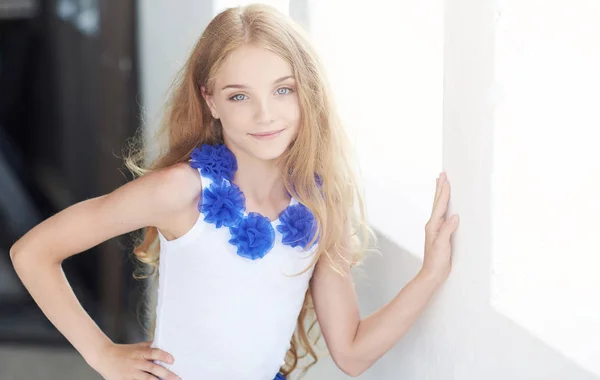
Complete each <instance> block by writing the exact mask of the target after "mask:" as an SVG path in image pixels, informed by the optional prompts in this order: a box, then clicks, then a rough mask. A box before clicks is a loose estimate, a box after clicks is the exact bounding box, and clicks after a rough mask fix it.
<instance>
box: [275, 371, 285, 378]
mask: <svg viewBox="0 0 600 380" xmlns="http://www.w3.org/2000/svg"><path fill="white" fill-rule="evenodd" d="M273 380H285V376H283V375H282V374H281V372H279V373H278V374H277V375H275V378H274V379H273Z"/></svg>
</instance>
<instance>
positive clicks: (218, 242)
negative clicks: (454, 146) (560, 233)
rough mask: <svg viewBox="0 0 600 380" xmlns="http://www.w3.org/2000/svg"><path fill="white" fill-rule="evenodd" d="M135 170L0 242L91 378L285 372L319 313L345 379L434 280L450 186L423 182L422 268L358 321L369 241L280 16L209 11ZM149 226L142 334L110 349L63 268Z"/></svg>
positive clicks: (442, 251)
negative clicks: (155, 142)
mask: <svg viewBox="0 0 600 380" xmlns="http://www.w3.org/2000/svg"><path fill="white" fill-rule="evenodd" d="M158 137H159V141H162V142H163V150H162V151H161V152H160V154H159V156H158V158H156V159H155V160H154V162H152V163H151V165H150V166H149V167H148V168H142V167H141V166H140V165H141V162H143V161H142V159H143V155H142V151H143V150H138V151H136V152H134V155H132V156H131V157H129V159H128V161H127V163H128V166H129V167H130V168H131V169H132V170H134V171H135V172H136V173H138V174H140V178H137V179H135V180H133V181H131V182H129V183H127V184H125V185H123V186H122V187H120V188H118V189H116V190H114V191H113V192H112V193H110V194H107V195H104V196H101V197H97V198H93V199H89V200H85V201H83V202H80V203H77V204H75V205H72V206H70V207H69V208H67V209H66V210H64V211H62V212H60V213H58V214H56V215H54V216H52V217H51V218H49V219H48V220H46V221H44V222H42V223H41V224H40V225H38V226H36V227H35V228H33V229H32V230H31V231H30V232H28V233H27V234H26V235H25V236H23V237H22V238H21V239H20V240H19V241H17V242H16V243H15V244H14V245H13V247H12V248H11V257H12V260H13V262H14V266H15V268H16V270H17V272H18V274H19V276H20V278H21V279H22V281H23V283H24V284H25V286H26V287H27V289H28V290H29V292H31V294H32V296H33V298H34V299H35V301H36V302H37V303H38V304H39V306H40V308H41V309H42V310H43V312H44V313H45V315H46V316H47V317H48V319H49V320H50V321H51V322H52V323H53V324H54V325H55V326H56V327H57V328H58V329H59V330H60V331H61V332H62V333H63V334H64V335H65V337H66V338H67V339H68V340H69V341H70V342H71V343H72V344H73V346H74V347H75V348H76V349H77V350H78V351H79V352H80V353H81V355H82V356H83V357H84V358H85V360H86V361H87V363H89V365H90V366H92V367H93V368H94V369H95V370H96V371H97V372H98V373H100V374H101V375H102V376H103V377H104V378H105V379H110V380H121V379H128V380H129V379H151V378H157V377H158V378H161V379H178V378H183V379H186V380H195V379H202V380H205V379H210V380H212V379H236V380H237V379H248V380H271V379H274V378H275V379H284V378H285V376H288V375H289V374H290V373H291V372H292V371H293V370H294V369H296V367H298V364H299V363H298V360H299V359H300V358H302V357H305V356H308V357H310V358H312V360H311V361H310V362H309V363H308V366H305V368H304V369H305V370H306V369H307V368H308V367H309V366H310V365H312V364H314V362H315V361H316V359H317V357H316V354H315V350H314V344H315V342H314V341H311V339H310V338H309V336H310V334H309V332H310V327H311V324H310V322H314V320H313V319H312V317H311V313H312V312H313V311H314V312H315V315H316V320H317V321H318V325H319V327H320V330H321V332H322V335H323V337H324V340H325V343H326V345H327V348H328V350H329V352H330V354H331V356H332V358H333V360H334V362H335V363H336V364H337V366H338V367H339V368H340V369H341V370H342V371H343V372H345V373H347V374H349V375H351V376H358V375H359V374H361V373H363V372H364V371H365V370H366V369H368V368H369V367H370V366H371V365H372V364H373V363H374V362H375V361H377V360H378V358H380V357H381V356H382V355H383V354H384V353H386V352H387V351H388V350H389V349H390V348H391V347H392V346H393V345H394V344H395V343H396V342H397V341H398V340H399V339H400V338H401V337H402V336H403V334H404V333H405V332H406V331H407V330H408V329H409V328H410V326H411V325H412V324H413V323H414V322H415V320H416V318H417V317H418V316H419V315H420V313H421V312H422V311H423V309H424V307H425V306H426V304H427V303H428V301H429V300H430V298H431V297H432V295H433V294H434V292H435V290H436V289H437V288H438V287H439V286H440V285H441V284H442V282H443V281H444V280H445V279H446V277H447V275H448V273H449V270H450V264H451V260H450V258H451V246H450V238H451V235H452V233H453V232H454V231H455V230H456V228H457V226H458V223H457V222H456V221H455V220H453V219H448V220H446V218H445V216H444V215H445V213H446V211H447V205H448V202H449V196H450V186H449V183H448V181H447V178H446V176H445V174H444V173H442V174H441V175H440V177H439V178H438V181H437V187H436V192H435V200H434V205H433V211H432V214H431V219H430V220H429V221H428V222H427V225H426V228H425V231H426V240H425V256H424V262H423V266H422V269H421V270H420V272H419V273H418V275H417V276H416V277H415V278H414V279H413V280H412V281H411V282H410V283H409V284H408V285H407V286H406V287H405V288H404V289H403V290H402V291H401V292H400V293H399V294H398V295H397V296H396V297H395V298H394V299H393V300H391V301H390V302H389V303H388V304H386V305H385V306H383V307H382V308H381V309H379V310H378V311H377V312H375V313H373V314H372V315H370V316H368V317H367V318H364V319H361V317H360V315H359V308H358V305H357V299H356V294H355V291H354V288H353V283H352V279H351V276H350V269H351V267H352V266H354V265H355V264H356V263H357V262H359V260H360V259H361V257H362V253H363V252H364V251H365V248H367V247H368V245H369V241H370V240H371V238H373V233H372V231H371V230H370V228H369V227H368V226H367V224H366V218H365V214H364V208H363V204H362V198H361V195H360V193H359V191H358V186H357V182H356V180H355V177H354V176H353V172H354V171H353V166H352V165H351V161H350V155H349V144H348V141H347V139H346V136H345V135H344V132H343V129H342V127H341V125H340V122H339V120H338V117H337V115H336V111H335V109H334V107H333V105H332V99H331V94H330V91H329V89H328V88H327V84H326V80H325V78H324V74H323V69H322V68H321V65H320V63H319V61H318V59H317V56H316V54H315V52H314V50H313V48H312V47H311V46H310V44H309V43H308V42H307V37H306V36H305V35H304V33H303V32H302V31H301V30H300V29H299V28H298V26H297V25H295V24H294V23H293V22H292V21H291V20H290V19H288V18H287V17H285V16H283V15H282V14H280V13H278V12H277V11H276V10H274V9H273V8H270V7H266V6H262V5H251V6H246V7H240V8H232V9H227V10H225V11H224V12H222V13H220V14H219V15H217V16H216V17H215V18H214V19H213V20H212V21H211V23H210V24H209V25H208V27H207V28H206V30H205V32H204V33H203V35H202V37H201V38H200V40H199V41H198V43H197V45H196V46H195V48H194V49H193V51H192V53H191V56H190V57H189V59H188V61H187V62H186V64H185V66H184V68H183V70H182V72H181V73H180V75H179V78H178V80H177V81H176V82H175V84H174V88H173V91H172V98H171V101H170V103H169V104H168V107H167V109H166V113H165V119H164V123H163V126H162V127H161V129H160V134H159V135H158ZM142 228H145V235H144V239H143V241H142V242H141V243H140V244H139V245H138V246H137V247H136V249H135V250H134V253H135V255H136V257H137V258H138V259H139V260H140V261H141V262H143V263H145V264H146V265H147V266H149V267H150V268H152V269H153V271H152V272H151V274H156V273H158V274H159V276H158V292H157V293H158V298H157V304H156V308H155V309H154V310H152V311H153V313H152V317H153V318H152V319H153V321H154V322H155V323H153V336H152V340H151V341H148V342H142V343H137V344H115V343H113V342H111V341H110V340H109V339H108V338H107V336H106V335H104V334H103V333H102V331H101V330H100V329H99V328H98V327H97V325H95V324H94V322H93V321H92V320H91V319H90V317H89V316H88V315H87V314H86V313H85V311H84V310H83V309H82V308H81V306H80V304H79V303H78V302H77V299H76V298H75V296H74V294H73V292H72V290H71V288H70V287H69V284H68V282H67V280H66V279H65V277H64V275H63V273H62V271H61V266H60V263H61V261H62V260H64V259H65V258H67V257H69V256H71V255H74V254H77V253H79V252H82V251H85V250H87V249H89V248H90V247H93V246H95V245H97V244H99V243H101V242H103V241H105V240H107V239H110V238H112V237H115V236H118V235H121V234H125V233H128V232H130V231H135V230H138V229H142Z"/></svg>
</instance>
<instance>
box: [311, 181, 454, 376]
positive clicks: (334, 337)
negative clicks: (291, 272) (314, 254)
mask: <svg viewBox="0 0 600 380" xmlns="http://www.w3.org/2000/svg"><path fill="white" fill-rule="evenodd" d="M449 191H450V189H449V185H447V186H443V185H442V184H440V185H439V186H438V189H436V196H435V203H434V210H433V211H432V216H431V219H430V221H429V222H428V223H427V226H426V231H427V233H426V235H427V237H426V243H425V247H426V249H425V251H426V252H425V260H424V263H423V267H422V269H421V270H420V272H419V273H418V274H417V276H416V277H415V278H413V279H412V280H411V281H410V282H409V283H408V284H407V285H406V286H405V287H404V288H403V289H402V290H401V291H400V292H399V293H398V294H397V295H396V297H394V298H393V299H392V300H391V301H390V302H389V303H387V304H386V305H384V306H383V307H381V308H380V309H379V310H377V311H376V312H374V313H373V314H371V315H370V316H368V317H367V318H365V319H362V320H361V318H360V313H359V308H358V301H357V297H356V293H355V290H354V284H353V282H352V277H351V273H350V267H349V265H348V264H345V263H343V260H341V259H338V260H336V261H337V263H338V264H339V265H341V266H343V268H344V272H345V273H344V276H341V275H339V274H338V273H336V272H335V271H334V270H333V269H332V268H331V266H330V265H329V262H328V261H327V260H326V259H325V257H323V258H322V259H319V262H318V263H317V267H316V268H315V273H314V275H313V278H312V280H311V281H312V282H311V288H312V296H313V301H314V304H315V311H316V314H317V318H318V321H319V325H320V326H321V331H322V333H323V337H324V338H325V342H326V344H327V347H328V349H329V352H330V354H331V357H332V358H333V360H334V362H335V363H336V364H337V366H338V367H339V368H340V369H341V370H342V371H344V372H345V373H346V374H348V375H350V376H358V375H360V374H361V373H362V372H364V371H366V370H367V369H368V368H369V367H371V366H372V365H373V364H374V363H375V362H376V361H377V360H378V359H379V358H380V357H381V356H383V355H384V354H385V353H386V352H387V351H389V350H390V349H391V348H392V347H393V346H394V344H396V342H398V341H399V340H400V339H401V338H402V336H404V334H405V333H406V332H407V331H408V330H409V329H410V327H411V326H412V325H413V324H414V323H415V321H416V320H417V318H418V317H419V316H420V315H421V313H422V312H423V310H424V309H425V307H426V306H427V304H428V303H429V301H430V300H431V298H432V297H433V295H434V293H435V291H436V290H437V288H438V287H439V286H440V285H441V284H442V282H443V281H444V280H445V278H446V276H447V275H448V271H449V268H450V243H449V240H450V235H451V234H452V233H453V232H454V230H455V229H456V227H457V224H452V223H451V222H450V221H446V222H444V214H445V213H446V209H447V204H448V200H449Z"/></svg>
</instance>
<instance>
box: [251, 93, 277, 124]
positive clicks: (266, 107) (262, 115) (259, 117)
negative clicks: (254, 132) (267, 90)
mask: <svg viewBox="0 0 600 380" xmlns="http://www.w3.org/2000/svg"><path fill="white" fill-rule="evenodd" d="M273 106H274V105H273V103H272V102H271V100H270V99H262V100H260V101H259V102H257V105H256V112H255V117H254V119H255V121H256V123H258V124H265V125H268V124H270V123H272V122H273V121H274V116H273V115H274V112H273V111H274V110H273Z"/></svg>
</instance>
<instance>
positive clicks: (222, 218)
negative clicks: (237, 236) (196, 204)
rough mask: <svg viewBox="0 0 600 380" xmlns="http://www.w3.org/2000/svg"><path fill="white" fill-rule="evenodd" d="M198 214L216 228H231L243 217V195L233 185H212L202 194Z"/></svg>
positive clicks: (223, 183)
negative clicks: (202, 215)
mask: <svg viewBox="0 0 600 380" xmlns="http://www.w3.org/2000/svg"><path fill="white" fill-rule="evenodd" d="M200 212H202V214H204V220H205V221H206V222H208V223H213V224H214V225H215V226H216V227H217V228H221V226H227V227H230V226H233V225H235V224H237V223H238V222H239V221H240V219H242V217H243V216H244V194H242V192H241V190H240V188H239V187H237V186H236V185H235V184H229V183H226V182H222V183H221V184H219V185H217V184H215V183H212V184H211V185H210V186H209V187H208V188H206V189H204V191H203V193H202V203H201V207H200Z"/></svg>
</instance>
